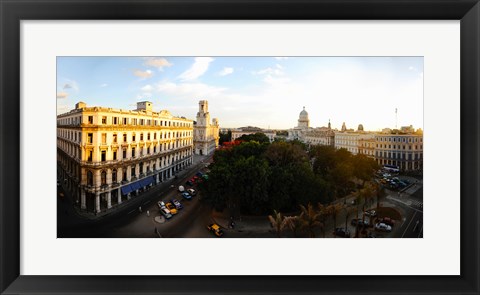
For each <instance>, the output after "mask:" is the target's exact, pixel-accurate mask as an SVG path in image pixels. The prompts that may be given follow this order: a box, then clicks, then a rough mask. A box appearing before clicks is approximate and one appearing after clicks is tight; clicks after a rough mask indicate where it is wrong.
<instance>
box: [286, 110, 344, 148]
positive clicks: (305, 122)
mask: <svg viewBox="0 0 480 295" xmlns="http://www.w3.org/2000/svg"><path fill="white" fill-rule="evenodd" d="M287 139H288V140H299V141H301V142H303V143H306V144H308V145H329V146H334V143H335V134H334V132H333V130H332V128H331V125H330V122H328V127H317V128H312V127H310V119H309V117H308V113H307V111H306V110H305V107H303V110H302V111H301V112H300V115H299V117H298V124H297V126H296V127H294V128H292V129H289V130H288V137H287Z"/></svg>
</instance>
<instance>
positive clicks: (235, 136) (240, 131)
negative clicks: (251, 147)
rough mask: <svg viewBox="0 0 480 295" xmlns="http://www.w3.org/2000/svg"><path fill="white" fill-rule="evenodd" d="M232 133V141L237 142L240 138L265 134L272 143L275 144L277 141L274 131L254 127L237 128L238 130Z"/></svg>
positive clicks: (233, 130)
mask: <svg viewBox="0 0 480 295" xmlns="http://www.w3.org/2000/svg"><path fill="white" fill-rule="evenodd" d="M231 131H232V141H234V140H237V139H238V138H240V137H242V136H243V135H250V134H255V133H263V134H265V135H266V136H267V137H268V139H269V140H270V142H273V141H274V140H275V136H276V133H275V131H273V130H268V129H261V128H258V127H252V126H247V127H241V128H237V129H231Z"/></svg>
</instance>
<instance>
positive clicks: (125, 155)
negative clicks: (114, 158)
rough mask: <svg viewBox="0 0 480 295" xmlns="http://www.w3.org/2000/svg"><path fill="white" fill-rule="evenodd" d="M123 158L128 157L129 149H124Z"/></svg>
mask: <svg viewBox="0 0 480 295" xmlns="http://www.w3.org/2000/svg"><path fill="white" fill-rule="evenodd" d="M122 158H123V159H126V158H127V150H126V149H124V150H123V157H122Z"/></svg>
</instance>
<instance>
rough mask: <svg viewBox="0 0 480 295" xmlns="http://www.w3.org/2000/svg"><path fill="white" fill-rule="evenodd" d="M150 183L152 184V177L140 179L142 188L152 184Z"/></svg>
mask: <svg viewBox="0 0 480 295" xmlns="http://www.w3.org/2000/svg"><path fill="white" fill-rule="evenodd" d="M152 182H153V176H149V177H147V178H144V179H142V184H143V186H147V185H150V184H152Z"/></svg>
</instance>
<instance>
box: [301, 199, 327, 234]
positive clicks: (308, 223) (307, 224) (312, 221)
mask: <svg viewBox="0 0 480 295" xmlns="http://www.w3.org/2000/svg"><path fill="white" fill-rule="evenodd" d="M300 209H302V213H303V215H300V216H302V218H301V219H300V220H301V224H302V228H304V229H305V230H306V231H307V233H308V237H309V238H315V232H314V229H315V228H316V227H317V226H323V224H322V223H321V222H320V221H319V220H318V219H319V216H320V214H319V213H318V212H316V211H315V209H313V206H312V204H310V203H309V204H308V206H307V207H306V208H305V206H303V205H300Z"/></svg>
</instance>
